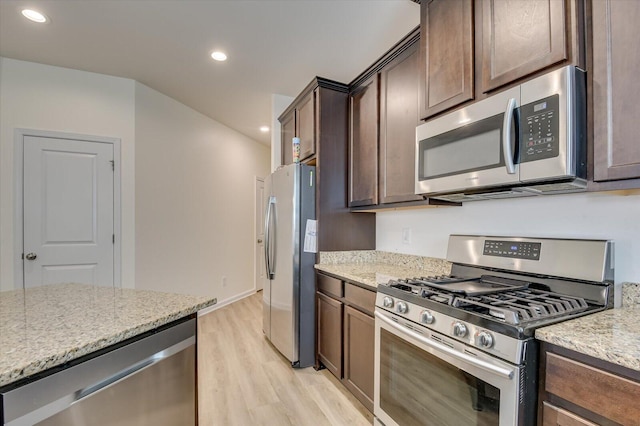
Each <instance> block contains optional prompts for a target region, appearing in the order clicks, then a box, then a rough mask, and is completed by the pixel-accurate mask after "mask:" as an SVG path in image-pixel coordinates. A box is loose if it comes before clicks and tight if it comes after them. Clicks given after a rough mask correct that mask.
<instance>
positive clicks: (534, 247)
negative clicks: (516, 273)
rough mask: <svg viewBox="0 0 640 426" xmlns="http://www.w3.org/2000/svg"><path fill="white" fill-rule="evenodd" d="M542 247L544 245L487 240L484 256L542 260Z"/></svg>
mask: <svg viewBox="0 0 640 426" xmlns="http://www.w3.org/2000/svg"><path fill="white" fill-rule="evenodd" d="M541 247H542V243H531V242H522V241H499V240H486V241H485V242H484V250H483V252H482V254H484V255H485V256H498V257H513V258H517V259H528V260H540V248H541Z"/></svg>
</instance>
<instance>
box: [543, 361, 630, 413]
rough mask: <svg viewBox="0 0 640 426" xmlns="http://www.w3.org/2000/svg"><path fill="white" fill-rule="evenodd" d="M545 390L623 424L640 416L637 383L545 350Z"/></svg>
mask: <svg viewBox="0 0 640 426" xmlns="http://www.w3.org/2000/svg"><path fill="white" fill-rule="evenodd" d="M545 390H546V391H547V392H550V393H552V394H555V395H557V396H559V397H560V398H562V399H565V400H567V401H569V402H572V403H574V404H576V405H579V406H581V407H584V408H586V409H587V410H589V411H591V412H593V413H596V414H599V415H601V416H603V417H606V418H608V419H611V420H613V421H615V422H618V423H621V424H623V425H637V424H639V423H638V419H640V406H639V405H638V401H640V383H638V382H634V381H631V380H628V379H625V378H623V377H619V376H616V375H614V374H611V373H608V372H606V371H603V370H599V369H597V368H594V367H591V366H589V365H586V364H582V363H580V362H577V361H573V360H571V359H568V358H564V357H562V356H559V355H556V354H553V353H547V362H546V373H545Z"/></svg>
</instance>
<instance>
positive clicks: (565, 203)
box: [376, 191, 640, 284]
mask: <svg viewBox="0 0 640 426" xmlns="http://www.w3.org/2000/svg"><path fill="white" fill-rule="evenodd" d="M376 226H377V228H376V229H377V230H376V248H377V249H378V250H384V251H391V252H400V253H408V254H416V255H421V256H431V257H440V258H445V257H446V254H447V253H446V249H447V241H448V237H449V234H465V233H468V234H484V235H515V236H537V237H562V238H564V237H566V238H598V239H599V238H601V239H611V240H613V241H614V242H615V268H616V270H615V275H616V279H615V281H616V283H617V284H620V283H622V282H627V281H630V282H640V192H638V191H635V192H626V193H624V192H621V193H611V192H609V193H607V192H602V193H588V194H572V195H553V196H546V197H531V198H523V199H511V200H491V201H477V202H471V203H466V204H463V206H462V207H450V208H438V209H421V210H420V209H417V210H405V211H396V212H385V213H377V216H376ZM403 228H410V229H411V244H408V245H407V244H403V243H402V229H403Z"/></svg>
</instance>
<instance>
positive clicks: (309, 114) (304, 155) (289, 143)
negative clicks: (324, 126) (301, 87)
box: [280, 90, 318, 164]
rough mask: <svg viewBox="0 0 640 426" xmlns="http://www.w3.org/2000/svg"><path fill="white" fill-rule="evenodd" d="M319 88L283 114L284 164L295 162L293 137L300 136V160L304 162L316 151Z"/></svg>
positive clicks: (282, 142) (281, 129)
mask: <svg viewBox="0 0 640 426" xmlns="http://www.w3.org/2000/svg"><path fill="white" fill-rule="evenodd" d="M316 109H317V90H313V91H311V92H309V93H307V94H306V95H305V97H304V98H303V99H301V100H300V102H298V103H297V104H296V107H295V108H293V109H291V110H290V111H288V112H287V113H286V115H283V116H281V121H280V134H281V144H282V164H291V163H293V138H294V137H298V138H300V161H301V162H303V161H305V160H307V159H309V158H310V157H312V156H313V155H314V154H315V153H316V139H317V131H318V129H317V122H316V117H317V114H316Z"/></svg>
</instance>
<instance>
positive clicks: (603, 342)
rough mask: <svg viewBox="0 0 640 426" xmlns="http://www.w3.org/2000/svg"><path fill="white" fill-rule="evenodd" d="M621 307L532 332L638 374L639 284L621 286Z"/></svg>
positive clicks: (639, 351)
mask: <svg viewBox="0 0 640 426" xmlns="http://www.w3.org/2000/svg"><path fill="white" fill-rule="evenodd" d="M622 299H623V306H622V307H621V308H617V309H609V310H607V311H603V312H598V313H596V314H592V315H586V316H584V317H580V318H576V319H574V320H571V321H565V322H561V323H559V324H555V325H551V326H549V327H544V328H540V329H538V330H536V339H538V340H542V341H544V342H548V343H551V344H554V345H557V346H560V347H563V348H566V349H571V350H574V351H576V352H579V353H582V354H585V355H589V356H592V357H594V358H598V359H601V360H604V361H609V362H611V363H613V364H617V365H621V366H623V367H627V368H630V369H633V370H636V371H640V284H634V283H624V284H623V285H622Z"/></svg>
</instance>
